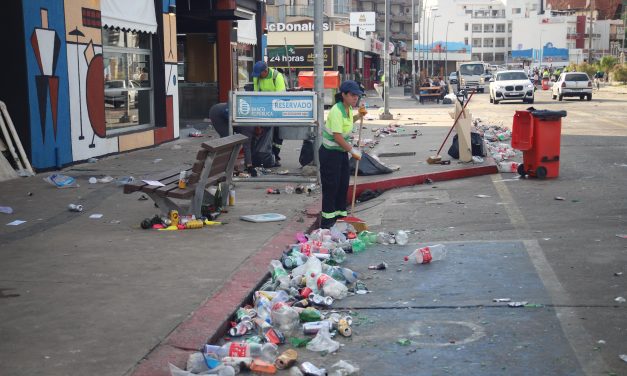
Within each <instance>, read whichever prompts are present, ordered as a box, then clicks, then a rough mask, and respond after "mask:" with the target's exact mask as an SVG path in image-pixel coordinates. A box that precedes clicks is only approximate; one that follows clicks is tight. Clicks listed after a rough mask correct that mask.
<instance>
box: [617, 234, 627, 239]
mask: <svg viewBox="0 0 627 376" xmlns="http://www.w3.org/2000/svg"><path fill="white" fill-rule="evenodd" d="M616 236H617V237H619V238H621V239H627V234H616Z"/></svg>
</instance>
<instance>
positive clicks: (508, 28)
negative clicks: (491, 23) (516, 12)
mask: <svg viewBox="0 0 627 376" xmlns="http://www.w3.org/2000/svg"><path fill="white" fill-rule="evenodd" d="M507 32H509V33H511V32H512V23H511V22H510V23H508V24H507Z"/></svg>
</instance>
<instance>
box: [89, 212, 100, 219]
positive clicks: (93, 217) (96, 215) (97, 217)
mask: <svg viewBox="0 0 627 376" xmlns="http://www.w3.org/2000/svg"><path fill="white" fill-rule="evenodd" d="M103 216H104V214H99V213H96V214H92V215H90V216H89V218H90V219H100V218H102V217H103Z"/></svg>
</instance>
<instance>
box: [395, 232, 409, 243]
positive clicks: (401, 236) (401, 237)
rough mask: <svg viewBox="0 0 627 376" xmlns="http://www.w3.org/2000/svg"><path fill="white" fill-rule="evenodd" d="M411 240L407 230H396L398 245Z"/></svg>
mask: <svg viewBox="0 0 627 376" xmlns="http://www.w3.org/2000/svg"><path fill="white" fill-rule="evenodd" d="M408 241H409V235H408V234H407V232H406V231H403V230H398V231H397V232H396V244H398V245H406V244H407V242H408Z"/></svg>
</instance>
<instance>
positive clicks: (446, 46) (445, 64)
mask: <svg viewBox="0 0 627 376" xmlns="http://www.w3.org/2000/svg"><path fill="white" fill-rule="evenodd" d="M451 23H453V21H448V22H447V23H446V38H445V39H446V40H445V41H444V48H445V50H444V79H445V80H446V81H447V82H448V26H449V25H450V24H451Z"/></svg>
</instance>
